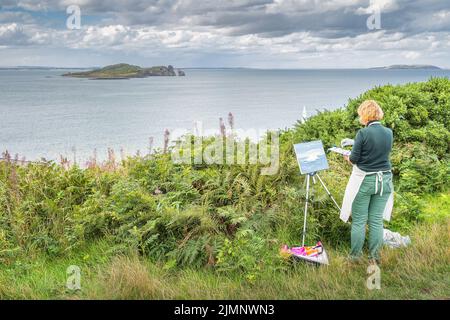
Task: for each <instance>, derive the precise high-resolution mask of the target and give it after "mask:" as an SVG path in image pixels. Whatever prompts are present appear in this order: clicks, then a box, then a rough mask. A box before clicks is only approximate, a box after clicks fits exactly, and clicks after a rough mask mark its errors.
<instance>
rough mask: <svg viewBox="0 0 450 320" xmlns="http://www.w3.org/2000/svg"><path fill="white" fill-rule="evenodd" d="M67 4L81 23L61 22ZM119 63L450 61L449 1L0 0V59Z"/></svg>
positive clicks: (270, 65) (215, 64)
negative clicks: (76, 25) (75, 26)
mask: <svg viewBox="0 0 450 320" xmlns="http://www.w3.org/2000/svg"><path fill="white" fill-rule="evenodd" d="M71 5H77V6H79V8H80V10H81V26H80V29H69V28H68V27H67V19H68V18H70V17H69V16H70V14H67V12H66V10H67V8H68V7H69V6H71ZM378 14H379V15H378ZM69 22H71V23H74V22H76V20H73V19H70V20H69ZM368 22H369V26H370V28H369V27H368ZM378 23H379V24H378ZM118 62H127V63H133V64H138V65H142V66H151V65H156V64H164V65H167V64H173V65H175V66H177V67H255V68H347V67H350V68H357V67H372V66H381V65H390V64H434V65H438V66H441V67H445V68H450V1H449V0H372V1H370V0H147V1H144V0H128V1H127V0H109V1H106V0H38V1H35V0H17V1H14V0H0V66H16V65H28V66H30V65H36V66H37V65H40V66H67V67H91V66H102V65H106V64H111V63H118Z"/></svg>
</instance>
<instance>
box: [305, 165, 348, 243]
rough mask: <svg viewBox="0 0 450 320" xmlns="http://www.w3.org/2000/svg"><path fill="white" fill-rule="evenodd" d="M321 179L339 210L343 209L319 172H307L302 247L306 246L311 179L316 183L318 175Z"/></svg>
mask: <svg viewBox="0 0 450 320" xmlns="http://www.w3.org/2000/svg"><path fill="white" fill-rule="evenodd" d="M316 176H317V178H318V179H319V181H320V183H321V184H322V186H323V188H324V189H325V191H326V192H327V194H328V195H329V196H330V198H331V200H333V202H334V204H335V205H336V207H337V208H338V209H339V211H341V208H340V207H339V205H338V203H337V202H336V200H335V199H334V197H333V195H332V194H331V193H330V191H329V190H328V188H327V186H326V185H325V183H324V182H323V181H322V179H321V178H320V176H319V174H318V173H317V171H316V172H311V173H308V174H306V178H305V180H306V202H305V213H304V217H303V218H304V219H303V235H302V247H304V246H305V235H306V215H307V214H308V200H309V182H310V179H311V178H312V180H313V183H314V184H316V178H315V177H316Z"/></svg>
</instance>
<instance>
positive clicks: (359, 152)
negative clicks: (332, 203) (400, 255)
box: [341, 100, 393, 264]
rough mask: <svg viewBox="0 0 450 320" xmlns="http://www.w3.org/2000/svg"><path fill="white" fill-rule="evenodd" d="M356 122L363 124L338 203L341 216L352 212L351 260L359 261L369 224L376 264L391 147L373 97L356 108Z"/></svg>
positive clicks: (389, 189)
mask: <svg viewBox="0 0 450 320" xmlns="http://www.w3.org/2000/svg"><path fill="white" fill-rule="evenodd" d="M358 115H359V121H360V123H361V124H362V125H364V126H365V127H364V128H362V129H360V130H359V131H358V133H357V134H356V138H355V142H354V145H353V149H352V152H351V154H350V156H347V157H345V158H346V160H347V161H348V162H349V163H350V164H352V165H353V171H352V175H351V177H350V180H349V183H348V185H347V188H346V191H345V196H344V200H343V204H342V210H341V219H342V220H344V221H345V222H347V220H348V218H349V216H350V214H351V215H352V228H351V252H350V258H351V260H352V261H355V260H356V261H357V260H360V258H361V256H362V249H363V246H364V241H365V236H366V224H368V225H369V261H370V263H377V264H379V263H380V248H381V246H382V244H383V218H384V219H385V220H389V219H390V216H391V212H392V207H393V185H392V172H391V163H390V160H389V156H390V153H391V150H392V144H393V134H392V130H391V129H389V128H386V127H384V126H383V125H382V124H381V123H380V120H381V119H383V115H384V114H383V110H381V108H380V106H379V105H378V103H377V102H376V101H374V100H367V101H364V102H363V103H362V104H361V105H360V106H359V108H358Z"/></svg>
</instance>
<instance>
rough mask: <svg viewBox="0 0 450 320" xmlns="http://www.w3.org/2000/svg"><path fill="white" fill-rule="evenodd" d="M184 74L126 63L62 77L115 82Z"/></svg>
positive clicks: (170, 67)
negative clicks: (117, 80) (116, 80)
mask: <svg viewBox="0 0 450 320" xmlns="http://www.w3.org/2000/svg"><path fill="white" fill-rule="evenodd" d="M185 75H186V74H185V72H184V71H182V70H180V69H175V68H174V67H173V66H170V65H169V66H167V67H166V66H157V67H150V68H142V67H139V66H134V65H131V64H127V63H119V64H114V65H110V66H106V67H104V68H101V69H94V70H91V71H84V72H69V73H65V74H63V76H64V77H74V78H88V79H93V80H115V79H130V78H146V77H157V76H166V77H173V76H185Z"/></svg>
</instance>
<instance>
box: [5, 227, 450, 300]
mask: <svg viewBox="0 0 450 320" xmlns="http://www.w3.org/2000/svg"><path fill="white" fill-rule="evenodd" d="M449 227H450V225H449V220H448V219H446V220H443V221H440V222H439V223H437V222H435V223H423V224H420V225H417V226H415V227H414V228H413V229H412V233H411V234H410V235H411V238H412V245H411V246H409V247H407V248H402V249H389V248H384V249H383V252H382V260H383V264H382V265H381V290H368V289H367V288H366V285H365V283H366V279H367V274H366V268H367V264H365V263H362V264H350V263H348V262H347V260H346V251H345V250H342V249H340V250H339V249H330V250H329V256H330V262H331V264H330V266H328V267H315V266H310V265H306V264H303V263H294V264H288V265H287V266H286V268H285V270H280V271H277V272H273V271H270V270H267V271H266V270H262V272H261V276H260V277H259V278H258V279H256V280H255V281H251V282H250V281H247V280H245V279H244V278H243V276H242V274H240V273H238V272H231V273H225V274H220V273H217V272H215V271H214V269H212V268H204V269H198V268H196V269H194V268H184V269H167V268H164V265H162V264H161V263H157V262H152V261H150V260H149V259H145V258H143V257H140V256H138V255H136V254H133V253H128V254H115V253H114V252H113V251H111V249H110V248H111V246H110V243H108V241H100V242H96V243H95V244H91V245H89V246H88V247H86V248H84V249H83V250H79V251H78V252H75V253H73V254H72V255H70V256H68V257H65V258H61V259H54V258H53V259H51V258H44V257H37V258H35V259H29V260H24V261H23V262H21V263H16V264H14V265H12V266H10V267H5V266H2V267H1V268H0V298H2V299H449V298H450V270H449V264H450V250H449V247H448V244H449V243H450V242H449V241H450V237H449V234H450V233H449V232H448V231H449ZM69 265H78V266H79V267H80V268H81V274H82V278H81V286H82V288H81V290H80V291H75V292H73V291H71V290H68V289H66V287H65V284H66V268H67V267H68V266H69Z"/></svg>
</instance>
